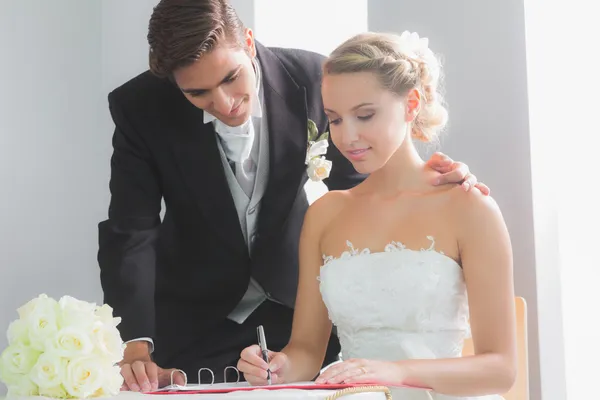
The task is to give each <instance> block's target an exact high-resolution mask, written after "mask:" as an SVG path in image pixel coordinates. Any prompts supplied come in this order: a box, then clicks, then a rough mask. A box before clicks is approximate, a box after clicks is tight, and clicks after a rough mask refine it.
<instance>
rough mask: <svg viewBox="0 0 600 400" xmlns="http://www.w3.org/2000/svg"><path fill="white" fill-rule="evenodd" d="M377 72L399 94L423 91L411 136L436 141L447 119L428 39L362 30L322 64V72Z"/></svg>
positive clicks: (388, 87)
mask: <svg viewBox="0 0 600 400" xmlns="http://www.w3.org/2000/svg"><path fill="white" fill-rule="evenodd" d="M354 72H372V73H374V74H375V75H376V76H377V77H378V79H379V81H380V83H381V85H382V86H383V88H385V89H386V90H389V91H391V92H392V93H395V94H397V95H399V96H404V95H406V94H407V93H408V91H409V90H411V89H418V90H419V91H420V93H421V99H422V102H421V111H420V112H419V114H418V116H417V118H416V119H415V121H414V124H413V128H412V135H413V137H414V138H416V139H419V140H422V141H424V142H431V141H434V140H435V139H436V138H437V136H438V134H439V132H440V131H441V130H442V129H443V128H444V126H445V125H446V122H447V121H448V112H447V110H446V108H445V107H444V105H443V103H444V100H443V97H442V95H441V93H440V88H439V84H440V81H441V74H442V71H441V65H440V61H439V60H438V58H437V57H436V56H435V54H434V53H433V52H432V51H431V50H430V49H429V47H428V41H427V39H425V38H419V36H418V35H417V34H416V33H409V32H404V33H403V34H402V35H394V34H388V33H373V32H368V33H361V34H359V35H356V36H354V37H352V38H350V39H348V40H347V41H345V42H344V43H342V44H341V45H340V46H339V47H338V48H336V49H335V50H334V51H333V52H332V53H331V55H330V56H329V57H328V59H327V60H326V61H325V64H324V66H323V73H324V74H325V75H328V74H332V75H335V74H343V73H354Z"/></svg>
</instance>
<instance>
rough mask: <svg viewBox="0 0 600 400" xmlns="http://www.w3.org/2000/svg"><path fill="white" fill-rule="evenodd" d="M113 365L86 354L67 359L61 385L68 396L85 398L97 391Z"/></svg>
mask: <svg viewBox="0 0 600 400" xmlns="http://www.w3.org/2000/svg"><path fill="white" fill-rule="evenodd" d="M112 368H113V366H112V365H110V364H108V363H107V362H106V361H105V360H102V359H100V358H98V357H94V356H91V357H90V356H87V357H79V358H74V359H72V360H70V361H69V363H68V365H67V368H66V373H65V379H64V381H63V386H64V387H65V389H66V390H67V393H68V394H69V395H70V396H73V397H76V398H80V399H82V398H86V397H90V396H92V395H94V394H95V393H96V392H98V391H99V390H100V389H101V388H102V385H103V384H104V383H105V382H106V378H107V376H106V375H107V373H110V372H112Z"/></svg>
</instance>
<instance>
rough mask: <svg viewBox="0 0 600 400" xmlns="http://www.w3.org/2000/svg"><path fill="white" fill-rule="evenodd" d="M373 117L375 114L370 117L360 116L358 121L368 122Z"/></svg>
mask: <svg viewBox="0 0 600 400" xmlns="http://www.w3.org/2000/svg"><path fill="white" fill-rule="evenodd" d="M373 115H375V113H373V114H369V115H359V116H358V119H360V120H361V121H368V120H370V119H371V118H372V117H373Z"/></svg>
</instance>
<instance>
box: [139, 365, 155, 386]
mask: <svg viewBox="0 0 600 400" xmlns="http://www.w3.org/2000/svg"><path fill="white" fill-rule="evenodd" d="M146 374H147V375H148V381H149V382H150V390H156V389H158V366H157V365H156V364H155V363H153V362H149V363H147V364H146ZM142 388H143V387H142Z"/></svg>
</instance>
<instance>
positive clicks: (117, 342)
mask: <svg viewBox="0 0 600 400" xmlns="http://www.w3.org/2000/svg"><path fill="white" fill-rule="evenodd" d="M18 314H19V319H17V320H15V321H14V322H12V323H11V324H10V326H9V328H8V331H7V337H8V347H7V348H6V349H5V350H4V351H3V352H2V354H1V356H0V380H2V381H3V382H4V384H5V385H6V386H7V388H8V394H9V396H38V395H40V396H45V397H50V398H55V399H71V398H77V399H84V398H90V397H111V396H116V395H117V394H118V393H119V390H120V388H121V385H122V384H123V378H122V376H121V372H120V368H119V367H118V365H117V363H118V362H119V361H121V360H122V359H123V352H124V349H125V344H124V343H123V341H122V339H121V335H120V333H119V331H118V330H117V328H116V326H117V325H118V324H119V322H120V319H119V318H113V316H112V308H110V307H109V306H107V305H104V306H101V307H97V306H96V305H95V304H94V303H88V302H85V301H80V300H77V299H75V298H73V297H70V296H64V297H62V298H61V299H60V300H59V301H56V300H54V299H52V298H49V297H48V296H46V295H43V294H42V295H40V296H38V297H37V298H35V299H33V300H31V301H29V302H28V303H27V304H25V305H24V306H23V307H20V308H19V309H18Z"/></svg>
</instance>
